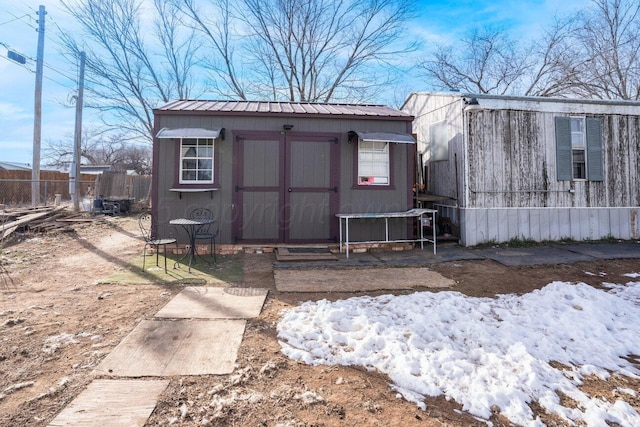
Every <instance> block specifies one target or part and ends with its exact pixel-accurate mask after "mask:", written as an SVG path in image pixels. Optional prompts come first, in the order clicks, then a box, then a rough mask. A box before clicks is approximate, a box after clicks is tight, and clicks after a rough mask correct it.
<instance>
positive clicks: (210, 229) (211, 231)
mask: <svg viewBox="0 0 640 427" xmlns="http://www.w3.org/2000/svg"><path fill="white" fill-rule="evenodd" d="M189 218H190V219H210V220H213V219H215V218H214V216H213V212H211V210H209V209H207V208H196V209H194V210H192V211H191V213H190V214H189ZM219 232H220V223H219V222H214V223H211V224H204V225H201V226H200V227H198V229H197V230H196V232H195V241H196V242H197V241H198V240H208V241H209V251H210V253H211V256H212V257H213V261H214V262H218V260H217V259H216V237H218V233H219Z"/></svg>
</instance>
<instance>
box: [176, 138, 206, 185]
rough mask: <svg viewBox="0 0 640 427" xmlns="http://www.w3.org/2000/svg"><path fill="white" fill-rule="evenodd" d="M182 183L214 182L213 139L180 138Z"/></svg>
mask: <svg viewBox="0 0 640 427" xmlns="http://www.w3.org/2000/svg"><path fill="white" fill-rule="evenodd" d="M180 183H181V184H208V183H213V139H211V138H183V139H181V140H180Z"/></svg>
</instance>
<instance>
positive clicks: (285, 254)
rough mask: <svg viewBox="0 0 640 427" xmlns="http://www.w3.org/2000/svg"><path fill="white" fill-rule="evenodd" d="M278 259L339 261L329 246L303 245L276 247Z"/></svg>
mask: <svg viewBox="0 0 640 427" xmlns="http://www.w3.org/2000/svg"><path fill="white" fill-rule="evenodd" d="M276 259H277V260H278V261H337V260H338V258H337V257H336V256H335V255H334V254H333V253H331V251H330V250H329V248H328V247H326V246H323V247H315V246H301V247H279V248H277V249H276Z"/></svg>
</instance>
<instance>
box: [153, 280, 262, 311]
mask: <svg viewBox="0 0 640 427" xmlns="http://www.w3.org/2000/svg"><path fill="white" fill-rule="evenodd" d="M268 292H269V291H268V290H267V289H259V288H219V287H218V288H216V287H203V286H190V287H187V288H184V289H183V290H182V292H180V293H179V294H178V295H176V296H175V297H174V298H172V299H171V301H169V302H168V303H167V305H165V306H164V307H163V308H162V309H161V310H160V311H158V313H156V315H155V317H162V318H173V319H189V318H191V319H251V318H254V317H258V316H259V315H260V311H262V306H263V304H264V300H265V299H266V298H267V293H268Z"/></svg>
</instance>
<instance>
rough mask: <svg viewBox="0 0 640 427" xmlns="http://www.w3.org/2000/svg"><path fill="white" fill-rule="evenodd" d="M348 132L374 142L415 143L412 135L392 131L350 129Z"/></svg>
mask: <svg viewBox="0 0 640 427" xmlns="http://www.w3.org/2000/svg"><path fill="white" fill-rule="evenodd" d="M349 133H350V134H355V135H357V136H358V138H360V140H362V141H375V142H397V143H399V144H415V143H416V140H415V139H413V136H411V135H409V134H406V133H393V132H360V131H351V132H349Z"/></svg>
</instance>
